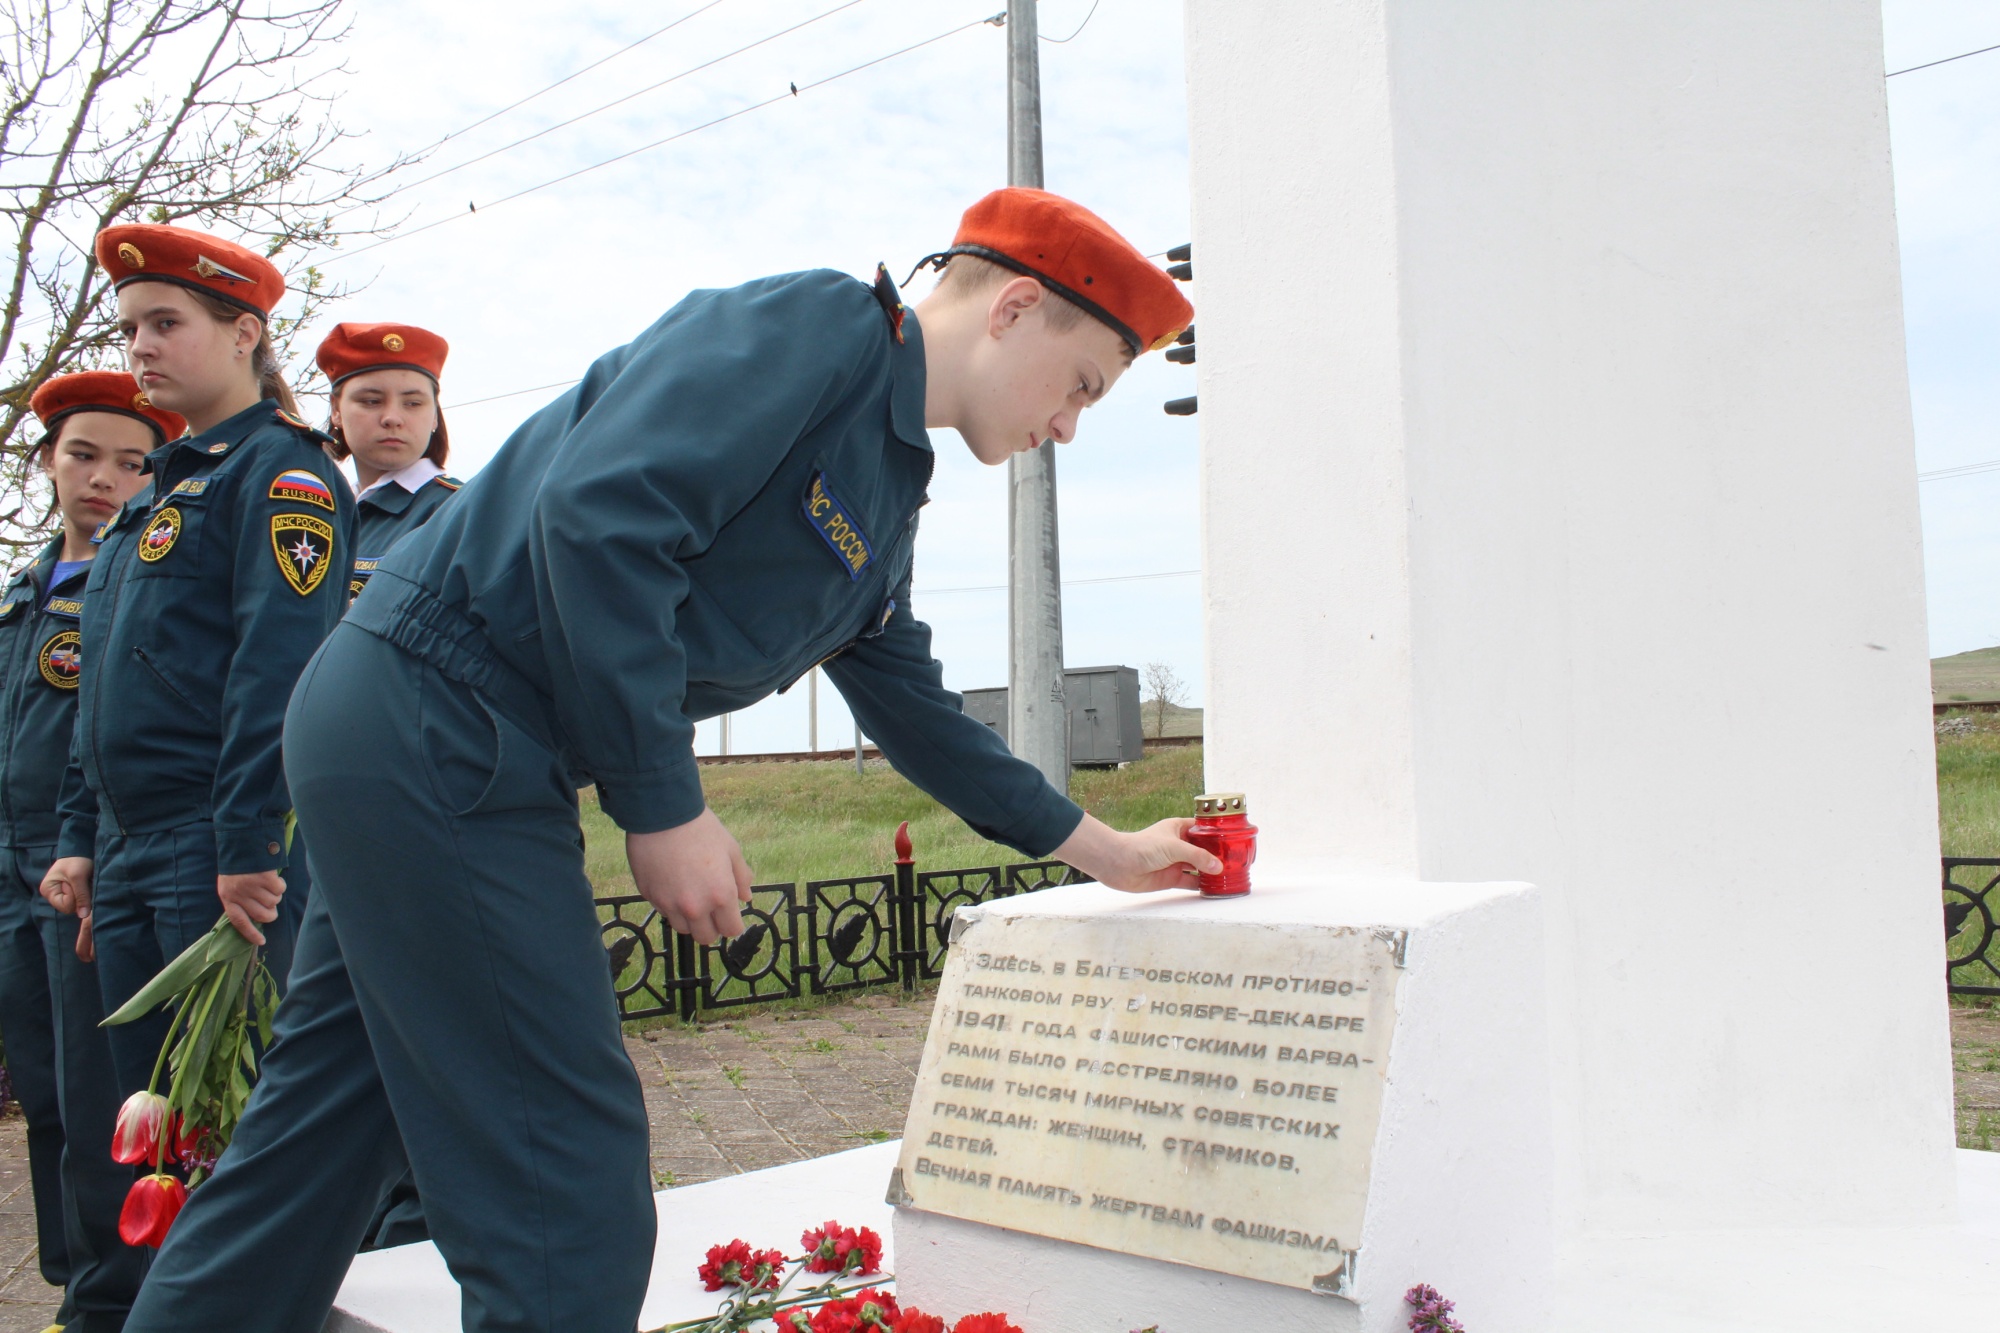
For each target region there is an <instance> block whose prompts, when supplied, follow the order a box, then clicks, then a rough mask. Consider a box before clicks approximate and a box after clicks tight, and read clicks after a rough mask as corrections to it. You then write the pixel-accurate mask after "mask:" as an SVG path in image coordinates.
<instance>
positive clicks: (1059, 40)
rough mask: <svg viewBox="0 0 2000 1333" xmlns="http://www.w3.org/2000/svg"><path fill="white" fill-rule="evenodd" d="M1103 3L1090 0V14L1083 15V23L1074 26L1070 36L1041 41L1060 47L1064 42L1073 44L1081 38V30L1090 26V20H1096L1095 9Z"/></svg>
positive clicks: (1044, 38)
mask: <svg viewBox="0 0 2000 1333" xmlns="http://www.w3.org/2000/svg"><path fill="white" fill-rule="evenodd" d="M1103 2H1104V0H1090V12H1089V13H1088V14H1085V15H1084V16H1083V22H1081V23H1079V24H1077V25H1076V31H1075V32H1073V33H1071V34H1070V35H1069V36H1067V37H1042V40H1043V41H1045V42H1053V43H1054V44H1056V45H1057V46H1061V45H1062V44H1063V43H1064V42H1073V41H1075V40H1076V39H1077V38H1078V37H1079V36H1081V35H1082V33H1083V30H1084V29H1085V28H1088V27H1089V26H1090V21H1091V20H1092V19H1094V18H1096V17H1097V7H1098V5H1100V4H1102V3H1103ZM1036 36H1041V34H1040V33H1037V34H1036Z"/></svg>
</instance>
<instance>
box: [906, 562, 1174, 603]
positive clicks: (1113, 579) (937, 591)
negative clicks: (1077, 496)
mask: <svg viewBox="0 0 2000 1333" xmlns="http://www.w3.org/2000/svg"><path fill="white" fill-rule="evenodd" d="M1199 573H1201V571H1200V570H1198V569H1167V570H1162V571H1160V572H1159V573H1157V574H1113V575H1110V576H1109V577H1107V578H1101V579H1064V580H1063V581H1062V582H1063V587H1065V588H1074V587H1078V586H1080V585H1082V584H1086V583H1138V582H1140V581H1141V580H1144V579H1185V578H1192V577H1193V576H1194V575H1196V574H1199ZM1005 591H1007V585H1006V584H1004V583H982V584H980V585H979V586H978V587H976V588H917V589H914V590H913V591H912V593H911V595H912V596H919V595H920V596H924V597H942V596H944V595H945V594H946V593H951V592H1005Z"/></svg>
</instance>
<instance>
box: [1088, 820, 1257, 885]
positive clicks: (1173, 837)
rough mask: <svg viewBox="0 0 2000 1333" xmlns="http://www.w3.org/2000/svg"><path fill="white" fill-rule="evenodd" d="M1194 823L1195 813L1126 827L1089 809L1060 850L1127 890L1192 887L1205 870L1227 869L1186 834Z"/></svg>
mask: <svg viewBox="0 0 2000 1333" xmlns="http://www.w3.org/2000/svg"><path fill="white" fill-rule="evenodd" d="M1192 823H1194V821H1193V820H1192V819H1162V820H1161V821H1160V822H1159V823H1157V824H1154V825H1153V826H1152V827H1151V828H1143V829H1140V830H1139V831H1138V832H1136V833H1120V832H1119V831H1118V830H1117V829H1114V828H1111V827H1110V826H1108V825H1106V824H1104V823H1102V822H1100V821H1099V820H1097V819H1096V818H1095V817H1093V816H1091V815H1085V816H1084V817H1083V822H1082V823H1081V824H1078V825H1077V826H1076V832H1074V833H1072V834H1070V835H1069V837H1068V838H1066V839H1064V840H1063V844H1062V846H1060V847H1058V848H1056V850H1055V853H1054V856H1055V859H1056V860H1058V861H1064V862H1067V863H1068V864H1070V865H1073V866H1075V867H1076V868H1077V869H1078V870H1081V871H1082V872H1083V873H1084V874H1086V875H1089V876H1090V877H1091V878H1092V879H1094V880H1096V881H1097V882H1098V883H1099V884H1103V885H1106V886H1108V887H1110V888H1114V889H1123V890H1124V891H1125V892H1127V893H1154V892H1157V891H1158V890H1160V889H1192V888H1194V887H1196V885H1197V884H1198V882H1199V880H1198V876H1199V875H1201V874H1203V873H1206V874H1210V875H1219V874H1221V873H1222V862H1221V861H1220V860H1219V859H1218V858H1217V857H1216V856H1215V854H1214V853H1212V852H1207V851H1203V850H1202V849H1201V848H1199V847H1197V846H1195V845H1194V844H1193V843H1191V842H1188V841H1187V840H1186V839H1185V838H1184V837H1183V836H1182V835H1183V834H1185V833H1186V832H1187V830H1188V826H1189V825H1190V824H1192Z"/></svg>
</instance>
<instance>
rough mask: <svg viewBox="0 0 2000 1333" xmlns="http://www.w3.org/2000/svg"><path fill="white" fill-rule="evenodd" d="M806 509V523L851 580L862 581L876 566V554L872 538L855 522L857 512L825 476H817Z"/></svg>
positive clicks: (808, 493)
mask: <svg viewBox="0 0 2000 1333" xmlns="http://www.w3.org/2000/svg"><path fill="white" fill-rule="evenodd" d="M803 505H804V509H805V515H806V521H807V522H808V523H810V524H812V526H813V531H814V532H817V533H818V534H819V535H820V540H822V541H824V542H825V543H826V545H827V549H828V550H830V551H832V552H833V554H834V556H835V557H836V558H837V559H838V560H839V561H840V564H841V568H843V569H845V570H846V571H847V577H848V580H849V581H850V582H852V581H854V580H857V579H859V578H860V577H861V576H862V575H863V574H864V573H866V572H867V570H868V566H869V565H871V564H873V563H874V562H875V550H874V548H873V547H871V546H870V545H869V544H868V535H867V534H866V533H864V532H863V531H862V530H861V525H860V523H858V522H856V521H855V518H854V512H853V511H852V510H850V509H849V508H848V507H847V506H846V505H844V504H842V503H841V501H840V497H839V496H837V495H835V494H834V493H833V488H832V487H830V486H828V485H827V483H826V474H825V473H824V472H815V473H813V479H812V484H811V485H810V486H808V487H806V495H805V500H804V502H803Z"/></svg>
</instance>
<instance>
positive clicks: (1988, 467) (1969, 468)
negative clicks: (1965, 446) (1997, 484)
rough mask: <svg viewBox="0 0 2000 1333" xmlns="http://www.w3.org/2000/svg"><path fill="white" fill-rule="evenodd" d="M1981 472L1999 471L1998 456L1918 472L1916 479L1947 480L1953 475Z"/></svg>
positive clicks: (1975, 474) (1968, 475)
mask: <svg viewBox="0 0 2000 1333" xmlns="http://www.w3.org/2000/svg"><path fill="white" fill-rule="evenodd" d="M1982 472H2000V458H1989V459H1987V460H1986V461H1985V462H1984V463H1961V464H1960V465H1959V466H1957V467H1941V468H1939V469H1938V470H1937V471H1935V472H1919V473H1918V474H1917V480H1918V481H1948V480H1950V479H1951V478H1953V477H1974V476H1977V475H1979V474H1980V473H1982Z"/></svg>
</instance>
